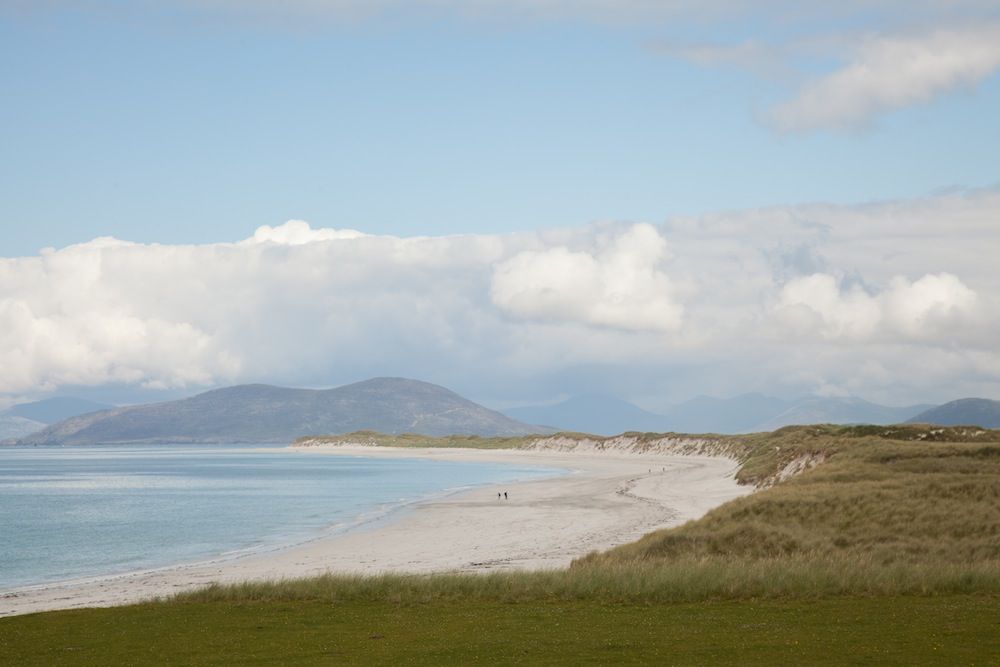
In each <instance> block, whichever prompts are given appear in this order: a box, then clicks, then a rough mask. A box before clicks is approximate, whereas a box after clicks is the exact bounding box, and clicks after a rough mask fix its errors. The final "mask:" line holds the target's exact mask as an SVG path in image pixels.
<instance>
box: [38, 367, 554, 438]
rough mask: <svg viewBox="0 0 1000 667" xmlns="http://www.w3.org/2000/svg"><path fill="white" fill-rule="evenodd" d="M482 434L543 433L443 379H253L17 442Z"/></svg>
mask: <svg viewBox="0 0 1000 667" xmlns="http://www.w3.org/2000/svg"><path fill="white" fill-rule="evenodd" d="M364 429H368V430H376V431H380V432H382V433H389V434H398V433H406V432H411V433H421V434H424V435H450V434H475V435H483V436H509V435H527V434H531V433H545V432H548V431H547V430H546V429H540V428H537V427H534V426H529V425H528V424H523V423H521V422H518V421H515V420H514V419H511V418H510V417H507V416H505V415H502V414H500V413H499V412H494V411H493V410H489V409H487V408H484V407H483V406H481V405H478V404H476V403H473V402H472V401H470V400H467V399H465V398H462V397H461V396H459V395H458V394H456V393H454V392H452V391H449V390H447V389H445V388H444V387H440V386H438V385H434V384H430V383H427V382H420V381H418V380H408V379H404V378H375V379H372V380H366V381H364V382H358V383H355V384H350V385H346V386H343V387H337V388H335V389H325V390H316V389H289V388H285V387H273V386H270V385H263V384H254V385H239V386H236V387H227V388H224V389H215V390H212V391H207V392H205V393H202V394H198V395H197V396H192V397H191V398H185V399H182V400H178V401H167V402H163V403H151V404H148V405H135V406H129V407H119V408H112V409H110V410H103V411H101V412H94V413H90V414H85V415H79V416H75V417H70V418H69V419H66V420H63V421H61V422H58V423H56V424H53V425H51V426H48V427H46V428H44V429H42V430H41V431H39V432H37V433H32V434H30V435H27V436H25V437H23V438H21V439H20V440H18V444H37V445H43V444H45V445H48V444H61V445H87V444H98V443H105V444H106V443H124V442H128V443H162V442H173V443H179V442H191V443H212V442H216V443H220V442H245V443H284V442H288V441H290V440H293V439H295V438H297V437H299V436H303V435H318V434H328V433H348V432H351V431H358V430H364Z"/></svg>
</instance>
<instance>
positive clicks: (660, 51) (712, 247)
mask: <svg viewBox="0 0 1000 667" xmlns="http://www.w3.org/2000/svg"><path fill="white" fill-rule="evenodd" d="M273 4H274V3H267V2H263V1H257V0H247V1H244V2H236V1H235V0H177V1H175V2H169V3H168V2H157V1H154V0H134V1H131V2H124V1H123V0H78V1H73V0H48V1H46V2H28V1H26V0H8V2H2V3H0V58H2V61H3V62H4V67H3V68H0V90H2V91H3V104H0V155H2V156H3V159H2V160H0V230H2V235H0V366H2V367H3V369H4V371H5V372H4V374H3V377H2V378H0V403H3V402H10V401H13V400H18V399H21V398H25V397H36V396H42V395H47V394H51V393H54V392H59V391H63V390H67V388H68V389H71V390H72V391H74V392H86V391H91V392H95V394H94V395H97V394H98V393H100V392H103V393H101V394H100V395H101V396H114V397H126V398H117V399H116V400H139V399H138V398H135V397H137V396H158V395H167V394H170V395H176V394H183V393H192V392H194V391H197V390H200V389H203V388H206V387H211V386H217V385H221V384H232V383H236V382H243V381H266V382H274V383H280V384H289V385H295V384H297V385H308V386H330V385H335V384H341V383H346V382H350V381H355V380H361V379H365V378H366V377H370V376H373V375H404V376H412V377H419V378H421V379H425V380H429V381H435V382H441V383H443V384H447V385H448V386H450V387H453V388H455V389H456V390H459V391H461V392H463V393H465V394H467V395H470V396H471V397H473V398H477V399H480V400H484V401H487V402H488V403H490V404H491V405H511V404H517V403H525V402H533V401H550V400H558V399H559V398H561V397H565V396H567V395H570V394H572V393H578V392H587V393H602V392H604V393H613V394H616V395H618V396H621V397H623V398H628V399H630V400H635V401H637V402H639V403H641V404H642V405H644V406H645V407H649V408H652V409H656V408H657V407H662V406H663V405H664V404H665V403H667V402H673V401H679V400H683V399H685V398H688V397H690V396H694V395H697V394H700V393H708V394H713V395H718V396H731V395H735V394H738V393H741V392H744V391H759V392H763V393H770V394H775V395H781V396H795V395H800V394H805V393H820V394H829V395H857V396H862V397H865V398H870V399H873V400H879V401H882V402H885V403H890V404H904V403H908V402H911V403H916V402H939V401H944V400H950V399H952V398H956V397H958V396H962V395H983V396H991V397H996V398H1000V346H998V344H997V342H996V341H995V335H993V332H995V331H996V330H997V327H998V326H1000V272H998V270H997V269H996V266H995V264H996V261H995V257H997V256H1000V223H998V220H1000V170H998V168H997V165H998V162H997V155H1000V131H998V129H1000V128H998V121H997V119H998V118H1000V74H998V72H1000V8H998V7H996V5H995V3H993V2H983V1H981V0H957V1H953V2H942V1H938V0H913V1H912V2H902V1H899V0H875V1H872V2H860V1H854V0H848V1H846V2H840V3H836V4H832V3H809V4H805V5H803V4H802V3H795V2H791V1H790V0H769V1H767V2H749V1H744V0H706V1H705V2H690V1H688V0H662V1H660V0H619V1H615V2H612V1H611V0H470V1H469V2H457V0H454V1H453V0H411V1H406V2H404V1H403V0H369V2H357V1H356V0H292V1H291V2H287V3H283V4H282V5H281V7H282V9H281V10H280V11H278V10H275V9H272V7H273ZM287 221H291V222H287ZM303 221H305V222H303ZM345 230H356V231H345ZM99 237H114V238H115V239H119V241H109V240H97V241H94V239H99ZM74 244H78V245H74ZM44 248H51V249H54V250H45V251H43V250H42V249H44ZM915 364H918V365H919V366H920V367H921V368H922V374H921V375H920V377H919V378H914V376H913V374H912V372H911V370H912V368H913V367H914V365H915ZM128 397H133V398H132V399H129V398H128Z"/></svg>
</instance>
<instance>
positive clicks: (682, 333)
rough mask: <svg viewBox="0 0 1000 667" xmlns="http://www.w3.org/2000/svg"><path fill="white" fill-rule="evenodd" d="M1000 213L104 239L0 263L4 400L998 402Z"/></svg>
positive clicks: (832, 211)
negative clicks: (304, 395) (343, 386)
mask: <svg viewBox="0 0 1000 667" xmlns="http://www.w3.org/2000/svg"><path fill="white" fill-rule="evenodd" d="M997 219H1000V190H996V189H993V190H981V191H975V192H970V193H953V194H949V195H943V196H939V197H932V198H927V199H921V200H913V201H903V202H886V203H880V204H869V205H865V206H854V207H837V206H826V205H823V206H801V207H788V208H772V209H760V210H751V211H742V212H731V213H724V214H716V215H710V216H703V217H699V218H677V219H673V220H670V221H668V222H667V223H665V224H664V225H661V226H653V225H649V224H597V225H588V226H584V227H579V228H569V229H559V230H551V231H543V232H526V233H519V234H504V235H465V236H446V237H413V238H399V237H392V236H373V235H366V234H362V233H360V232H351V231H345V230H340V229H320V228H313V227H310V226H308V225H306V223H303V222H301V221H293V222H290V223H286V224H285V225H278V226H274V227H266V228H261V229H259V230H258V231H257V232H256V233H255V234H254V235H253V236H252V238H250V239H246V240H241V241H236V242H233V243H215V244H205V245H176V246H174V245H157V244H154V245H144V244H138V243H129V242H126V241H119V240H116V239H107V238H105V239H97V240H95V241H92V242H89V243H83V244H79V245H74V246H70V247H67V248H63V249H60V250H47V251H44V252H43V253H41V254H40V255H38V256H35V257H20V258H7V259H2V258H0V369H3V373H0V394H4V393H6V394H30V393H32V392H38V391H41V390H43V389H46V388H56V387H59V386H68V385H101V384H128V385H136V386H140V385H146V386H154V387H192V388H197V387H201V386H206V385H212V384H228V383H236V382H242V381H268V382H277V383H284V384H312V385H329V384H336V383H339V382H346V381H350V380H355V379H361V378H364V377H370V376H373V375H387V374H391V375H406V376H413V377H421V378H425V379H428V380H430V381H437V382H441V383H443V384H446V385H449V386H454V387H455V388H456V389H459V390H464V391H465V392H467V393H470V394H471V395H473V396H484V395H490V396H494V397H505V398H507V399H511V398H513V397H520V399H521V400H525V399H527V398H529V397H527V396H524V392H525V391H527V390H529V389H533V390H537V391H539V392H543V391H544V392H546V393H547V394H548V393H549V392H551V393H558V392H567V393H576V392H579V391H602V390H612V389H611V388H612V387H617V388H618V389H617V390H618V391H623V392H627V391H641V392H643V395H644V396H647V397H648V396H654V395H664V396H666V395H672V396H675V397H678V398H683V397H687V396H690V395H693V394H696V393H699V392H712V393H730V394H732V393H739V392H740V391H748V390H754V391H771V392H776V393H782V392H786V393H795V392H806V391H817V390H823V391H850V392H852V393H855V394H861V395H863V396H866V397H870V398H881V399H882V400H885V397H886V396H891V395H892V393H893V392H897V393H899V392H904V393H906V394H907V396H908V398H905V399H904V398H899V397H897V399H898V400H900V401H901V400H918V401H921V400H931V398H932V397H933V398H934V400H937V399H938V398H940V399H942V400H944V399H947V398H954V397H955V396H958V395H961V394H965V393H975V392H979V393H982V392H985V391H987V390H989V388H990V387H995V388H996V392H997V395H1000V361H998V359H1000V344H998V343H997V340H996V335H995V332H996V330H997V326H998V323H1000V272H998V271H997V270H996V266H995V257H997V256H998V255H1000V227H998V226H997V224H996V220H997ZM917 360H920V363H922V364H923V363H924V361H925V360H934V361H933V367H932V368H929V369H928V373H927V375H926V377H924V376H921V378H919V379H914V377H913V376H912V374H907V373H906V368H907V364H908V363H909V364H912V363H915V362H916V361H917ZM685 369H687V370H685ZM922 383H923V384H922ZM922 392H923V393H922ZM549 395H550V394H549Z"/></svg>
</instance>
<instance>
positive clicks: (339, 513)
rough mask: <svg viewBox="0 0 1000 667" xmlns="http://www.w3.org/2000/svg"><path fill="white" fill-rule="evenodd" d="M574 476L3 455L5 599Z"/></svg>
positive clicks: (227, 451)
mask: <svg viewBox="0 0 1000 667" xmlns="http://www.w3.org/2000/svg"><path fill="white" fill-rule="evenodd" d="M560 472H561V471H559V470H555V469H551V468H543V467H535V466H517V465H511V464H491V463H489V464H488V463H468V462H461V463H459V462H449V461H428V460H425V459H416V458H414V459H403V458H399V459H396V458H392V459H388V458H367V457H354V456H340V455H337V456H326V455H322V454H317V453H310V452H303V451H300V450H296V449H293V448H290V447H284V446H281V445H275V446H273V447H262V446H247V445H238V444H234V445H211V446H206V445H198V446H193V445H142V446H138V445H128V446H124V445H104V446H94V447H0V591H4V590H11V589H15V588H21V587H26V586H30V585H34V584H43V583H48V582H53V581H62V580H71V579H80V578H86V577H91V576H99V575H108V574H116V573H121V572H130V571H135V570H147V569H155V568H158V567H163V566H167V565H172V564H177V563H186V562H197V561H201V560H208V559H211V558H214V557H218V556H224V555H239V554H242V553H249V552H255V551H266V550H269V549H276V548H282V547H283V546H287V545H292V544H297V543H301V542H305V541H308V540H311V539H315V538H317V537H320V536H324V535H330V534H334V533H338V532H343V531H347V530H352V529H358V528H360V527H364V526H369V525H372V524H373V523H374V522H379V521H386V520H392V519H393V517H394V516H395V515H398V514H399V513H401V512H405V511H406V508H407V507H408V506H410V505H412V504H413V503H415V502H418V501H421V500H425V499H431V498H435V497H442V496H445V495H448V494H451V493H455V492H458V491H461V490H465V489H471V488H475V487H496V490H497V491H502V490H503V489H502V486H503V484H505V483H510V482H513V481H515V480H526V479H534V478H540V477H547V476H552V475H556V474H559V473H560ZM485 491H486V489H484V492H485ZM489 492H490V493H491V494H492V493H493V489H492V488H491V489H489Z"/></svg>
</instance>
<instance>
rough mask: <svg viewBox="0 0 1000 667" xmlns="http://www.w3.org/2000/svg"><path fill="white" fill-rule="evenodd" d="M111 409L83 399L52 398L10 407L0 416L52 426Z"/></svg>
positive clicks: (111, 406)
mask: <svg viewBox="0 0 1000 667" xmlns="http://www.w3.org/2000/svg"><path fill="white" fill-rule="evenodd" d="M113 407H114V406H113V405H108V404H107V403H97V402H95V401H88V400H87V399H85V398H76V397H74V396H54V397H53V398H46V399H44V400H41V401H34V402H32V403H19V404H17V405H12V406H11V407H9V408H7V409H6V410H4V411H3V413H0V414H3V415H9V416H11V417H23V418H24V419H30V420H32V421H36V422H41V423H43V424H54V423H55V422H58V421H62V420H63V419H69V418H70V417H76V416H77V415H83V414H86V413H88V412H97V411H98V410H107V409H109V408H113Z"/></svg>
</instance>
